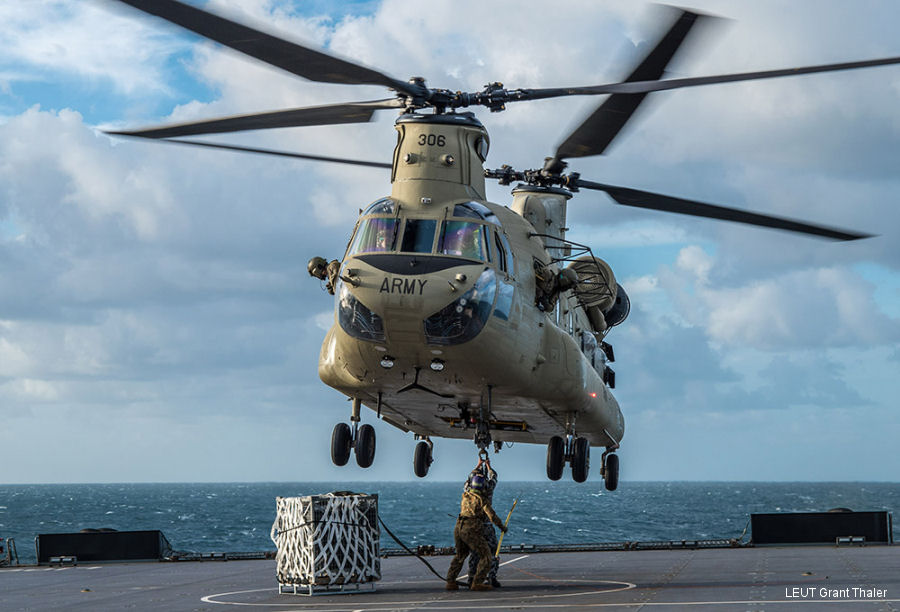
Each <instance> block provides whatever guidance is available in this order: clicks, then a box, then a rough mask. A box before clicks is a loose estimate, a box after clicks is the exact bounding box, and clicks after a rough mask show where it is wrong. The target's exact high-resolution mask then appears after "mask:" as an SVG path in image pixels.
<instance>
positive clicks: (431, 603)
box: [200, 555, 639, 612]
mask: <svg viewBox="0 0 900 612" xmlns="http://www.w3.org/2000/svg"><path fill="white" fill-rule="evenodd" d="M526 556H527V555H526ZM596 582H607V583H609V584H614V585H622V586H620V587H619V588H615V589H609V590H607V591H596V590H591V591H580V592H576V593H562V594H560V593H549V594H547V595H530V596H529V595H525V596H524V598H526V599H532V600H536V599H551V598H553V599H557V598H562V597H580V596H590V595H601V594H606V593H616V592H619V591H627V590H629V589H633V588H635V586H636V585H634V584H632V583H630V582H618V581H613V580H598V581H596ZM262 591H274V592H275V593H278V588H277V587H276V588H271V587H269V588H265V589H247V590H244V591H232V592H230V593H218V594H215V595H207V596H205V597H202V598H200V601H202V602H203V603H209V604H218V605H222V606H249V607H253V606H256V607H266V608H285V607H289V608H291V609H301V610H302V609H305V608H308V609H320V608H323V606H337V605H338V604H337V603H336V602H322V603H315V602H306V601H302V602H301V601H298V602H296V603H294V602H280V603H265V602H260V603H251V602H239V601H215V600H214V599H213V598H214V597H225V596H228V595H241V594H244V593H259V592H262ZM285 594H286V595H287V594H288V593H285ZM336 595H343V594H336ZM352 595H356V594H355V593H352ZM360 595H370V593H360ZM499 599H500V600H501V601H502V600H504V599H506V600H509V599H512V600H515V601H517V602H521V601H522V599H523V596H522V595H519V594H515V593H512V592H510V593H509V595H508V596H505V597H504V596H502V595H501V596H500V597H499ZM497 600H498V597H497V596H495V597H486V598H478V599H465V600H460V601H458V602H452V603H453V605H435V604H450V603H451V601H448V600H442V599H422V600H416V599H408V600H405V601H373V602H369V603H368V604H367V605H368V606H369V607H368V608H359V609H361V610H372V611H383V610H406V609H412V608H418V607H428V608H432V609H448V610H457V609H470V608H471V607H472V604H474V603H482V602H490V601H497ZM578 605H579V606H585V605H586V606H590V605H592V604H578ZM600 605H620V604H600ZM625 605H629V604H625ZM634 605H639V604H634ZM571 606H572V604H537V603H535V604H531V605H529V604H523V603H517V604H516V607H517V608H533V607H550V608H570V607H571ZM486 608H503V609H508V608H509V604H504V605H496V606H491V605H485V604H482V605H480V606H479V609H486ZM354 610H357V608H353V607H349V606H348V607H344V608H342V607H332V608H330V609H329V608H325V609H323V610H320V612H353V611H354Z"/></svg>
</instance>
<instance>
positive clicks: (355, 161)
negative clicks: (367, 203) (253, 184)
mask: <svg viewBox="0 0 900 612" xmlns="http://www.w3.org/2000/svg"><path fill="white" fill-rule="evenodd" d="M107 133H109V132H107ZM122 135H123V136H132V137H134V138H144V137H143V136H136V135H134V134H122ZM158 142H171V143H173V144H181V145H191V146H194V147H207V148H210V149H225V150H226V151H240V152H242V153H259V154H262V155H275V156H278V157H291V158H294V159H308V160H312V161H321V162H329V163H335V164H348V165H351V166H367V167H369V168H387V169H390V168H391V164H388V163H386V162H373V161H366V160H364V159H347V158H344V157H328V156H326V155H308V154H306V153H291V152H290V151H278V150H275V149H258V148H255V147H241V146H238V145H230V144H224V143H217V142H204V141H202V140H169V139H163V140H160V141H158Z"/></svg>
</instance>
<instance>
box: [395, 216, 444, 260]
mask: <svg viewBox="0 0 900 612" xmlns="http://www.w3.org/2000/svg"><path fill="white" fill-rule="evenodd" d="M435 229H437V221H435V220H434V219H407V220H406V228H405V229H404V230H403V240H402V242H401V243H400V251H401V252H404V253H431V247H432V245H433V244H434V231H435Z"/></svg>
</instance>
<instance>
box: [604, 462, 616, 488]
mask: <svg viewBox="0 0 900 612" xmlns="http://www.w3.org/2000/svg"><path fill="white" fill-rule="evenodd" d="M603 480H604V483H605V484H606V490H607V491H615V490H616V487H618V486H619V456H618V455H610V456H608V457H607V458H606V470H605V472H604V476H603Z"/></svg>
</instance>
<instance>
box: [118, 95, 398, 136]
mask: <svg viewBox="0 0 900 612" xmlns="http://www.w3.org/2000/svg"><path fill="white" fill-rule="evenodd" d="M401 106H403V104H402V103H401V102H400V101H399V100H397V99H396V98H391V99H388V100H374V101H372V102H350V103H347V104H328V105H325V106H308V107H305V108H293V109H289V110H282V111H273V112H268V113H253V114H249V115H234V116H232V117H222V118H220V119H207V120H204V121H193V122H189V123H176V124H172V125H161V126H158V127H152V128H145V129H140V130H123V131H115V132H107V134H116V135H118V136H141V137H143V138H175V137H178V136H198V135H200V134H221V133H224V132H240V131H244V130H267V129H271V128H282V127H302V126H310V125H336V124H342V123H366V122H368V121H371V120H372V115H373V114H374V113H375V111H376V110H379V109H383V108H399V107H401Z"/></svg>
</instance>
